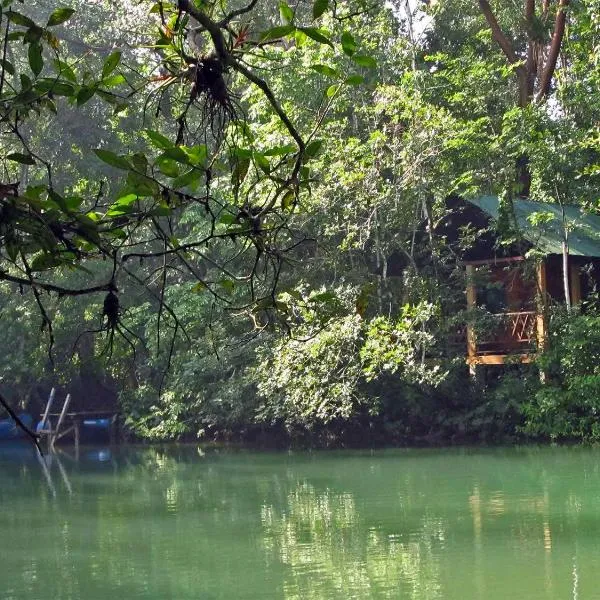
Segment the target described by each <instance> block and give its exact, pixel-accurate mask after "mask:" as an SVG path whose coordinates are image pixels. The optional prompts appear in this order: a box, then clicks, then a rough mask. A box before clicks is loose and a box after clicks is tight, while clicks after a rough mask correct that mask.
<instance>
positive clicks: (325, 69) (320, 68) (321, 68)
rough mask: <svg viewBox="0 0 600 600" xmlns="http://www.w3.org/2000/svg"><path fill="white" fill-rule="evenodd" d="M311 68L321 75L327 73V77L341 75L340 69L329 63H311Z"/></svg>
mask: <svg viewBox="0 0 600 600" xmlns="http://www.w3.org/2000/svg"><path fill="white" fill-rule="evenodd" d="M310 68H311V69H312V70H313V71H316V72H317V73H320V74H321V75H326V76H327V77H339V72H338V70H337V69H334V68H333V67H330V66H329V65H311V66H310Z"/></svg>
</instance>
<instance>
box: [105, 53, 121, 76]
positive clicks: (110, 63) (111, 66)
mask: <svg viewBox="0 0 600 600" xmlns="http://www.w3.org/2000/svg"><path fill="white" fill-rule="evenodd" d="M120 61H121V52H120V51H119V50H115V52H111V53H110V54H109V55H108V58H107V59H106V60H105V61H104V65H102V79H105V78H106V77H108V75H110V74H111V73H112V72H113V71H114V70H115V69H116V68H117V65H118V64H119V62H120Z"/></svg>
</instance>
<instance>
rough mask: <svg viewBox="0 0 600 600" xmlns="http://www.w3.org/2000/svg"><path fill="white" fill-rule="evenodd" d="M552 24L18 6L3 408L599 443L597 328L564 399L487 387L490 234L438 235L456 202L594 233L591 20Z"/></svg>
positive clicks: (12, 13)
mask: <svg viewBox="0 0 600 600" xmlns="http://www.w3.org/2000/svg"><path fill="white" fill-rule="evenodd" d="M538 4H540V3H538V2H535V1H533V0H525V2H524V3H523V6H521V5H519V4H517V3H509V4H508V5H506V4H504V3H500V2H498V3H494V4H493V5H492V6H491V5H490V4H489V3H488V2H487V0H480V1H479V3H473V2H470V1H469V2H467V1H466V0H449V1H447V2H444V3H435V2H430V3H427V4H423V5H422V6H421V5H419V6H416V5H413V3H411V2H401V3H397V4H394V3H392V4H389V3H385V4H384V3H380V4H379V5H376V6H371V5H370V4H368V3H367V4H363V3H361V2H357V1H351V0H348V1H346V2H328V1H327V0H325V1H323V0H316V2H314V3H308V4H304V3H298V4H297V5H294V6H292V5H288V4H287V3H285V2H283V1H282V2H279V3H278V4H274V3H261V2H255V1H253V2H251V3H250V4H248V5H247V6H242V5H238V4H236V3H235V2H233V3H195V2H191V1H190V2H188V1H185V2H184V1H179V2H176V3H171V2H165V1H159V2H156V3H146V2H140V3H124V4H121V5H119V6H112V5H111V6H110V7H108V6H104V5H103V4H101V3H97V4H96V3H93V4H92V5H88V4H84V3H79V2H73V3H72V6H71V7H69V8H64V7H57V6H56V5H55V4H54V3H53V2H49V1H48V2H46V3H44V6H43V10H39V11H37V10H36V12H35V14H33V12H32V11H29V9H28V8H27V6H25V5H21V4H20V3H19V2H16V1H10V0H5V1H4V2H3V12H2V21H1V24H2V28H3V31H4V33H5V35H4V58H3V59H2V76H1V79H0V97H1V98H2V114H1V115H0V123H1V125H2V127H3V138H2V142H1V143H2V164H3V169H4V178H3V181H4V182H5V183H4V184H2V187H1V189H0V191H1V192H2V198H1V199H0V211H1V213H0V216H1V218H0V308H1V312H0V328H1V331H2V333H3V336H4V338H5V343H6V344H7V345H8V346H9V347H10V348H11V353H10V354H6V355H5V359H4V360H3V361H2V363H1V364H0V381H1V382H2V385H3V390H4V391H5V392H6V393H7V394H8V395H9V396H10V397H12V398H19V399H20V402H21V404H22V405H24V406H27V407H29V408H30V409H31V410H35V408H36V407H38V406H39V405H40V403H41V402H42V401H43V398H44V396H45V395H46V394H47V392H48V389H49V388H50V387H51V386H52V385H60V386H63V387H64V388H69V389H70V390H72V391H73V393H74V395H75V397H76V398H77V400H76V401H77V402H78V403H80V404H81V405H83V404H86V403H87V404H88V405H91V406H98V407H100V406H102V407H104V406H109V405H110V406H114V405H115V404H116V403H118V405H119V407H120V409H121V410H122V412H123V414H124V415H125V420H126V425H127V429H128V430H129V431H130V432H131V433H133V434H135V435H139V436H142V437H145V438H155V439H165V438H173V437H179V436H185V435H188V436H195V435H201V436H205V437H209V436H210V437H213V436H219V437H226V436H246V437H248V438H256V437H258V436H260V437H261V438H265V437H267V438H268V437H271V438H273V439H280V438H281V436H289V435H293V436H305V435H308V436H309V437H311V438H312V439H314V440H319V441H328V440H332V439H333V440H336V441H343V440H351V441H355V442H361V443H366V442H369V441H380V442H382V441H395V442H403V443H404V442H410V441H413V442H414V441H427V442H434V441H435V442H441V441H448V440H456V441H462V440H499V439H507V438H511V439H514V438H515V437H517V436H521V437H524V436H533V437H541V438H551V439H566V438H579V439H595V438H596V437H597V431H596V429H597V427H596V426H595V410H596V408H595V404H594V402H592V401H591V400H590V398H592V397H594V395H595V390H596V389H598V386H597V383H596V379H595V378H597V375H596V373H595V370H594V369H595V367H594V366H593V360H592V358H591V357H593V356H595V355H596V354H597V348H598V343H599V341H598V340H596V339H595V336H594V334H593V332H594V329H595V325H596V320H597V317H596V316H595V313H594V312H593V307H592V306H591V305H590V306H588V307H587V310H588V314H587V315H585V316H578V315H576V314H575V315H574V314H573V313H569V314H568V315H567V316H565V317H564V318H562V320H556V319H555V323H556V325H555V330H554V331H555V332H556V334H555V335H553V337H551V342H552V343H551V344H550V345H549V347H548V348H547V353H546V354H545V355H544V356H543V357H542V358H541V359H540V366H541V368H542V369H543V370H544V371H547V372H548V376H547V378H546V382H545V383H544V384H542V383H541V382H540V379H539V374H538V371H537V369H536V368H528V367H519V368H518V369H521V371H518V372H517V373H513V374H512V375H511V374H510V373H509V372H508V371H510V369H507V370H505V372H504V373H503V375H502V376H500V377H496V373H495V371H493V370H490V371H489V372H488V375H487V377H486V378H485V379H484V380H475V381H473V380H472V379H470V378H469V376H468V371H467V368H466V366H465V364H464V351H465V350H464V336H463V338H461V337H460V335H459V336H458V338H459V339H461V341H460V342H459V343H458V344H457V333H458V334H461V332H463V331H464V326H465V323H466V322H467V321H468V320H469V319H472V318H473V316H472V315H469V314H468V313H467V311H465V308H466V307H465V299H464V289H465V279H464V271H463V267H462V266H461V262H460V252H461V251H462V249H464V248H466V247H469V246H470V245H472V244H473V243H474V242H475V241H476V240H477V239H478V237H479V236H481V235H482V234H483V232H481V231H468V230H464V231H462V232H461V237H460V239H458V240H450V239H448V238H447V237H446V235H445V234H444V232H443V231H442V229H440V224H441V223H443V222H444V220H445V219H447V218H448V216H449V214H451V210H452V209H451V208H450V207H449V205H448V204H447V202H446V200H447V198H448V197H450V196H456V195H463V196H467V197H468V196H469V195H472V194H480V193H492V194H497V195H499V196H501V197H502V198H503V203H504V206H508V207H509V206H510V203H511V201H512V199H513V198H514V197H515V196H516V195H519V194H526V195H528V196H529V197H530V198H532V199H534V200H537V201H539V202H540V203H543V202H548V201H551V202H558V203H561V204H564V203H574V204H579V205H582V206H583V207H585V208H586V210H590V211H595V210H597V201H598V196H597V192H596V190H597V189H598V182H597V177H598V173H599V172H600V169H599V167H598V165H599V164H600V162H599V160H598V147H597V146H598V141H599V140H600V132H599V131H598V125H597V123H598V113H599V110H600V104H599V102H598V94H597V92H596V90H597V87H598V82H599V79H600V55H599V54H598V45H597V36H598V32H599V30H598V27H599V25H600V23H599V19H600V16H599V15H600V4H598V2H597V0H582V1H580V2H577V3H574V4H572V3H569V2H568V0H556V1H555V2H542V3H541V6H538ZM66 24H68V25H66ZM107 40H110V42H107ZM541 207H542V208H543V205H541ZM542 208H541V210H540V216H538V222H539V223H543V219H544V215H543V210H542ZM509 212H510V211H508V212H507V214H509ZM509 221H510V219H507V220H505V221H502V219H501V222H500V223H499V228H500V230H501V233H502V234H503V239H504V240H505V241H506V242H507V243H508V242H510V241H512V242H514V241H515V240H517V241H518V232H516V231H515V230H514V227H512V226H511V223H510V222H509ZM567 234H568V232H566V233H565V235H566V238H568V235H567ZM40 325H41V328H42V334H40V331H39V329H40ZM582 349H585V350H586V356H588V357H590V361H592V362H590V364H589V365H587V366H586V365H585V364H583V362H579V361H577V360H576V358H575V357H576V356H577V353H578V352H580V351H581V350H582ZM515 369H517V368H516V367H515ZM84 390H85V392H84Z"/></svg>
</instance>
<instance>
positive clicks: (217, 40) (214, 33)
mask: <svg viewBox="0 0 600 600" xmlns="http://www.w3.org/2000/svg"><path fill="white" fill-rule="evenodd" d="M177 5H178V7H179V9H180V10H183V11H184V12H186V13H188V15H190V16H192V17H194V19H196V21H198V23H200V25H202V27H204V29H206V31H208V34H209V35H210V38H211V40H212V43H213V46H214V47H215V51H216V52H217V55H218V57H219V58H220V59H221V60H222V61H223V62H224V63H225V64H227V63H228V59H229V50H228V49H227V43H226V42H225V36H224V35H223V32H222V31H221V28H220V27H219V24H218V23H217V22H216V21H213V20H212V19H211V18H210V17H209V16H208V15H207V14H206V13H205V12H203V11H202V10H200V9H199V8H196V7H195V6H194V5H193V4H192V2H191V1H190V0H178V2H177Z"/></svg>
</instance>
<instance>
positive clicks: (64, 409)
mask: <svg viewBox="0 0 600 600" xmlns="http://www.w3.org/2000/svg"><path fill="white" fill-rule="evenodd" d="M70 402H71V394H67V397H66V398H65V403H64V404H63V407H62V410H61V411H60V416H59V417H58V423H57V424H56V429H55V433H54V435H53V436H52V441H51V442H50V449H51V450H54V442H56V439H57V436H58V433H59V432H60V426H61V425H62V422H63V421H64V418H65V415H66V414H67V408H69V403H70Z"/></svg>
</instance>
